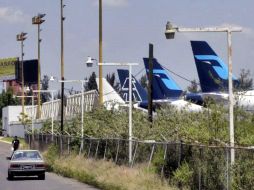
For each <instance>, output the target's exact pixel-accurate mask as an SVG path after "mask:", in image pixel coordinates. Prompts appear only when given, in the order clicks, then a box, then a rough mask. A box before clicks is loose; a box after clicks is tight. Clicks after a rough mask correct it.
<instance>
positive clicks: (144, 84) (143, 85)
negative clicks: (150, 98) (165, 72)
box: [139, 74, 148, 90]
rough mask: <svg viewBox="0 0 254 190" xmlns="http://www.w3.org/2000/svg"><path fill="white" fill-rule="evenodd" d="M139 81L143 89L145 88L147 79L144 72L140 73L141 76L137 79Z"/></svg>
mask: <svg viewBox="0 0 254 190" xmlns="http://www.w3.org/2000/svg"><path fill="white" fill-rule="evenodd" d="M139 83H140V84H141V86H142V87H143V88H144V89H145V90H147V88H148V87H147V83H148V79H147V76H146V74H144V75H142V76H141V78H140V80H139Z"/></svg>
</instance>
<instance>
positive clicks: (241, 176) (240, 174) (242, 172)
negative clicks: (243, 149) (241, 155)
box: [232, 152, 254, 190]
mask: <svg viewBox="0 0 254 190" xmlns="http://www.w3.org/2000/svg"><path fill="white" fill-rule="evenodd" d="M249 154H251V152H249ZM253 168H254V160H253V159H251V160H249V159H246V161H244V162H237V163H235V165H234V169H233V172H232V173H233V174H234V178H233V189H234V190H245V189H253V187H254V180H253V179H254V173H253Z"/></svg>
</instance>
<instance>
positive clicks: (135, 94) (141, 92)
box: [117, 69, 147, 102]
mask: <svg viewBox="0 0 254 190" xmlns="http://www.w3.org/2000/svg"><path fill="white" fill-rule="evenodd" d="M117 72H118V76H119V80H120V84H121V94H122V98H123V99H124V101H125V102H128V101H129V71H128V70H125V69H117ZM132 99H133V101H135V102H144V101H147V92H146V91H145V89H144V88H143V87H142V86H141V84H140V83H139V82H138V81H137V80H136V78H135V77H134V76H133V75H132Z"/></svg>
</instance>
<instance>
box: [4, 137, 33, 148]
mask: <svg viewBox="0 0 254 190" xmlns="http://www.w3.org/2000/svg"><path fill="white" fill-rule="evenodd" d="M18 139H19V142H20V148H19V149H28V147H29V145H28V144H27V143H26V142H25V140H24V139H23V138H18ZM1 140H3V141H6V142H10V143H11V142H12V140H13V137H3V138H1Z"/></svg>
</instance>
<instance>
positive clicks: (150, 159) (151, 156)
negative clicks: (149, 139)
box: [148, 143, 155, 168]
mask: <svg viewBox="0 0 254 190" xmlns="http://www.w3.org/2000/svg"><path fill="white" fill-rule="evenodd" d="M154 148H155V144H154V143H153V147H152V151H151V154H150V158H149V163H148V168H149V167H150V164H151V162H152V158H153V153H154Z"/></svg>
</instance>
